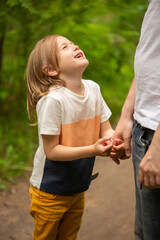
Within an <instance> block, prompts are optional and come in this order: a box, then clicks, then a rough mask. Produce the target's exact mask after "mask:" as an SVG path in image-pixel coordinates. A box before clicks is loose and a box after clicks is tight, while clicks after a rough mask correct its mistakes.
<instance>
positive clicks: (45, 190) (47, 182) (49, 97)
mask: <svg viewBox="0 0 160 240" xmlns="http://www.w3.org/2000/svg"><path fill="white" fill-rule="evenodd" d="M87 65H88V60H87V59H86V57H85V55H84V53H83V51H82V50H80V49H79V47H78V46H77V45H75V44H74V43H73V42H71V41H70V40H68V39H67V38H65V37H62V36H59V35H51V36H48V37H46V38H44V39H42V40H40V41H39V42H38V43H37V44H36V46H35V47H34V49H33V51H32V52H31V54H30V57H29V60H28V66H27V86H28V96H27V106H28V114H29V117H30V119H31V120H34V113H35V111H36V113H37V122H38V135H39V147H38V149H37V151H36V154H35V157H34V166H33V171H32V175H31V178H30V183H31V187H30V196H31V209H30V213H31V215H32V216H33V217H34V220H35V227H34V236H33V238H34V239H36V240H75V239H77V233H78V230H79V228H80V225H81V220H82V214H83V211H84V197H85V191H86V190H87V189H88V188H89V185H90V182H91V180H92V170H93V166H94V160H95V156H108V155H109V154H110V151H111V148H112V145H113V144H112V140H109V139H110V138H111V136H112V134H113V129H112V128H111V125H110V123H109V120H108V119H109V117H110V115H111V111H110V109H109V108H108V106H107V105H106V103H105V102H104V100H103V98H102V95H101V92H100V88H99V86H98V84H96V83H94V82H93V81H91V80H83V79H82V74H83V72H84V70H85V68H86V67H87ZM108 140H109V141H108ZM106 141H108V142H107V144H106Z"/></svg>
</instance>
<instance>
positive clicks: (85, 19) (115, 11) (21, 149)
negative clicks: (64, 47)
mask: <svg viewBox="0 0 160 240" xmlns="http://www.w3.org/2000/svg"><path fill="white" fill-rule="evenodd" d="M147 4H148V1H147V0H85V1H84V0H1V1H0V178H1V179H0V188H1V189H3V188H6V187H7V186H8V182H14V181H16V177H17V176H19V175H21V174H22V173H23V171H24V170H30V169H31V168H32V161H33V156H34V153H35V149H36V147H37V144H38V143H37V141H38V139H37V128H36V127H30V126H29V121H28V117H27V110H26V81H25V69H26V64H27V59H28V56H29V54H30V52H31V50H32V49H33V47H34V45H35V44H36V42H37V41H39V40H40V39H41V38H43V37H45V36H46V35H50V34H60V35H63V36H65V37H67V38H69V39H70V40H71V41H73V42H75V43H76V44H78V45H79V47H80V48H82V49H83V50H84V52H85V55H86V57H87V58H88V60H89V62H90V64H89V66H88V67H87V69H86V71H85V74H84V76H83V78H85V79H92V80H94V81H95V82H97V83H98V84H99V85H100V86H101V91H102V94H103V97H104V99H105V100H106V102H107V104H108V106H109V107H110V108H111V110H112V113H113V115H112V117H111V123H114V122H116V121H117V119H118V117H119V115H120V112H121V107H122V106H123V102H124V100H125V97H126V95H127V92H128V90H129V87H130V84H131V82H132V79H133V75H134V71H133V60H134V52H135V48H136V45H137V42H138V39H139V34H140V27H141V23H142V19H143V16H144V12H145V10H146V8H147Z"/></svg>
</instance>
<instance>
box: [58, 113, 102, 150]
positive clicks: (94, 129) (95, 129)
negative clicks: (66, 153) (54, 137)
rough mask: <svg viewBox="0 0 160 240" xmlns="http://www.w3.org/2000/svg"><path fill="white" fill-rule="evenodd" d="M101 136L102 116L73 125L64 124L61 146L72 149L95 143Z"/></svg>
mask: <svg viewBox="0 0 160 240" xmlns="http://www.w3.org/2000/svg"><path fill="white" fill-rule="evenodd" d="M99 134H100V116H95V118H92V119H85V120H81V121H78V122H75V123H71V124H62V129H61V136H60V144H62V145H65V146H70V147H78V146H79V147H80V146H87V145H91V144H93V143H95V142H96V141H97V140H98V139H99Z"/></svg>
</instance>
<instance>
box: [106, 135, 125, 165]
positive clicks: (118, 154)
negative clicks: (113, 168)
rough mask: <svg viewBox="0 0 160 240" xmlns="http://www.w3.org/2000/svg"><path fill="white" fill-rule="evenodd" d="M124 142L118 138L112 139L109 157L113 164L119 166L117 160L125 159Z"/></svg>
mask: <svg viewBox="0 0 160 240" xmlns="http://www.w3.org/2000/svg"><path fill="white" fill-rule="evenodd" d="M124 147H125V146H124V141H123V140H122V139H120V138H114V139H113V147H112V150H111V153H110V157H111V158H112V160H113V161H115V163H117V164H120V161H119V159H125V148H124Z"/></svg>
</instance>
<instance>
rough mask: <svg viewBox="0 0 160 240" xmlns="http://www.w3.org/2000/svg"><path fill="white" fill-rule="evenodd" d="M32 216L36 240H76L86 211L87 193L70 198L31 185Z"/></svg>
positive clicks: (70, 196)
mask: <svg viewBox="0 0 160 240" xmlns="http://www.w3.org/2000/svg"><path fill="white" fill-rule="evenodd" d="M30 198H31V208H30V214H31V215H32V217H33V218H34V221H35V226H34V234H33V239H34V240H76V239H77V233H78V230H79V229H80V225H81V221H82V215H83V211H84V199H85V193H84V192H83V193H78V194H73V195H69V196H63V195H56V194H51V193H46V192H43V191H41V190H39V189H37V188H35V187H33V186H32V185H31V187H30Z"/></svg>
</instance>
